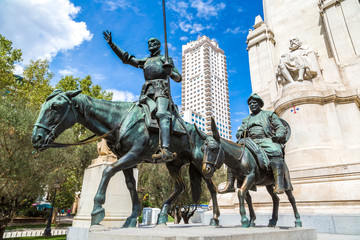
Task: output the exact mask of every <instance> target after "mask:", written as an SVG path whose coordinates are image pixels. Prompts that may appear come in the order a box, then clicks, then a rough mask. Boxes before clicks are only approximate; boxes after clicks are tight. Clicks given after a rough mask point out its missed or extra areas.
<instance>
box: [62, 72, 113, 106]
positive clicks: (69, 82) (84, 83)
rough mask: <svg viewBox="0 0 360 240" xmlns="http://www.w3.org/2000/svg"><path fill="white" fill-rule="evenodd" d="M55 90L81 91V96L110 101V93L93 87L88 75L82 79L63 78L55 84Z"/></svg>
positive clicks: (69, 76)
mask: <svg viewBox="0 0 360 240" xmlns="http://www.w3.org/2000/svg"><path fill="white" fill-rule="evenodd" d="M56 88H58V89H61V90H63V91H69V90H82V94H86V95H89V96H90V97H93V98H97V99H105V100H111V99H112V93H110V92H106V91H103V90H102V88H101V86H99V85H93V82H92V80H91V77H90V76H89V75H88V76H86V77H85V78H83V79H80V78H76V77H74V76H72V75H68V76H63V77H62V78H61V79H60V81H59V82H58V83H57V84H56Z"/></svg>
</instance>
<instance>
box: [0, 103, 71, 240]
mask: <svg viewBox="0 0 360 240" xmlns="http://www.w3.org/2000/svg"><path fill="white" fill-rule="evenodd" d="M36 117H37V116H36V112H35V111H34V109H32V108H29V107H27V106H26V104H25V100H23V101H19V100H18V99H16V101H15V100H14V99H13V97H12V96H8V97H6V98H3V99H2V102H1V104H0V133H1V134H0V169H1V171H0V196H1V197H0V223H2V229H4V225H6V224H7V222H8V221H9V220H10V219H11V218H12V217H13V216H14V214H15V213H16V211H17V210H18V209H19V207H20V205H21V203H22V202H23V201H24V200H26V199H36V198H37V197H38V196H40V195H41V194H42V192H43V191H44V189H45V186H46V185H49V186H51V185H52V182H53V181H54V179H55V178H54V177H53V176H54V175H59V174H57V173H59V172H64V170H63V169H64V168H66V167H68V164H69V165H71V164H72V163H71V162H69V161H71V160H72V157H71V155H70V156H66V155H67V154H69V153H68V152H65V151H64V152H62V153H61V154H59V152H57V151H56V150H55V149H51V150H49V151H47V152H46V153H44V154H37V155H34V154H32V152H33V147H32V144H31V141H30V139H31V134H32V128H33V123H34V122H35V120H36ZM69 134H70V133H66V135H64V136H62V137H63V138H69V137H71V136H70V135H69ZM65 158H66V159H67V161H68V162H67V163H66V164H64V159H65ZM0 236H2V235H1V232H0Z"/></svg>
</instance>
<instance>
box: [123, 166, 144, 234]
mask: <svg viewBox="0 0 360 240" xmlns="http://www.w3.org/2000/svg"><path fill="white" fill-rule="evenodd" d="M123 172H124V175H125V182H126V186H127V188H128V189H129V192H130V197H131V201H132V213H131V215H130V217H128V218H127V219H126V222H125V223H124V225H123V226H122V227H123V228H128V227H130V228H131V227H136V224H137V217H138V216H140V215H141V205H140V201H139V196H138V194H137V191H136V181H135V178H134V171H133V168H129V169H125V170H124V171H123Z"/></svg>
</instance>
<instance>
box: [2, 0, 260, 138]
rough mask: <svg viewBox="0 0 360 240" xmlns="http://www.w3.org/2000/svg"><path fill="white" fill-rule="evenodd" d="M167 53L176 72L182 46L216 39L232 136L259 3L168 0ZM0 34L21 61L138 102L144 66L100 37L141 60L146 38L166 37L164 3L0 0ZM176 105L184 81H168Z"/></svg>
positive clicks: (242, 106) (242, 102)
mask: <svg viewBox="0 0 360 240" xmlns="http://www.w3.org/2000/svg"><path fill="white" fill-rule="evenodd" d="M166 4H167V12H166V14H167V28H168V43H169V55H170V56H171V57H172V58H173V60H174V62H175V65H176V66H177V67H178V69H179V70H180V71H181V46H182V45H184V44H186V43H187V42H189V41H193V40H196V39H197V37H198V36H202V35H206V36H208V37H209V38H210V39H215V40H216V41H217V42H218V43H219V46H220V48H222V49H223V50H224V51H225V55H226V56H227V63H228V74H229V78H228V79H229V94H230V111H231V122H232V130H233V140H235V134H236V129H237V127H238V126H240V124H241V119H242V118H244V117H245V116H246V115H247V114H248V108H247V104H246V99H247V98H248V96H249V95H250V94H251V82H250V73H249V63H248V54H247V51H246V47H247V46H246V37H247V34H248V29H250V28H252V25H253V24H254V21H255V17H256V16H257V15H261V16H263V10H262V1H261V0H253V1H228V0H223V1H220V0H186V1H185V0H183V1H175V0H167V1H166ZM0 23H1V24H0V33H1V34H2V35H4V36H5V37H6V38H8V39H9V40H11V41H13V46H14V47H16V48H20V49H22V51H23V58H24V62H23V64H22V65H19V67H18V68H17V72H21V68H22V67H23V66H24V65H25V64H26V63H28V62H29V60H30V59H33V60H36V59H38V58H48V59H49V60H50V61H51V62H50V69H51V71H52V72H53V73H54V74H55V76H54V79H53V82H52V83H53V84H56V82H57V81H58V80H59V79H60V78H61V76H63V75H69V74H72V75H74V76H75V77H85V76H86V75H91V76H92V79H93V82H94V83H95V84H99V85H101V86H102V88H103V89H104V90H111V91H113V92H114V97H115V98H116V99H118V100H126V101H133V100H136V99H137V96H138V95H139V93H140V90H141V86H142V84H143V82H144V78H143V72H142V70H141V69H137V68H134V67H132V66H130V65H124V64H123V63H122V62H121V61H120V60H119V59H118V58H117V57H116V55H115V54H114V53H113V52H112V50H111V49H110V47H109V46H108V45H107V43H106V41H105V40H104V39H103V36H102V32H103V30H109V31H111V32H112V34H113V41H114V42H115V43H116V44H117V45H118V46H119V47H121V48H122V49H123V50H125V51H128V52H129V53H130V54H132V55H135V56H136V57H138V58H142V57H145V56H147V55H148V53H149V52H148V50H147V40H148V39H149V38H150V37H157V38H159V39H160V40H161V41H162V42H163V39H164V32H163V19H162V6H161V0H155V1H151V0H43V1H39V0H26V1H24V0H1V1H0ZM171 88H172V95H173V99H174V101H175V103H176V104H178V105H181V84H179V83H175V82H172V83H171Z"/></svg>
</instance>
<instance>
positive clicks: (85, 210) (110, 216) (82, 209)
mask: <svg viewBox="0 0 360 240" xmlns="http://www.w3.org/2000/svg"><path fill="white" fill-rule="evenodd" d="M97 150H98V154H99V156H98V157H97V158H96V159H94V160H92V162H91V165H90V166H89V167H87V168H86V169H85V173H84V179H83V184H82V190H81V194H80V202H79V210H78V213H77V214H76V216H75V217H74V221H73V225H72V228H70V230H69V234H68V238H67V239H70V240H72V239H82V238H81V237H80V236H83V237H84V238H83V239H87V237H86V236H87V234H88V229H89V228H90V224H91V215H90V213H91V211H92V208H93V204H94V201H93V199H94V196H95V193H96V190H97V186H98V185H99V182H100V179H101V175H102V172H103V170H104V169H105V168H106V166H108V165H109V164H112V163H114V162H116V161H117V157H116V156H115V154H114V153H112V152H111V150H110V149H109V148H108V146H107V144H106V140H104V139H103V140H102V141H101V142H99V143H98V145H97ZM134 177H135V179H136V181H137V178H138V170H137V169H135V171H134ZM106 198H107V199H108V201H106V203H105V204H104V205H105V208H106V216H105V218H104V220H103V221H102V222H101V224H102V225H103V226H105V227H116V228H120V227H121V226H122V225H123V223H124V222H125V220H126V218H127V217H128V216H129V215H130V214H131V207H132V205H131V198H130V194H129V191H128V189H127V187H126V184H125V178H124V174H123V172H122V171H121V172H118V173H116V174H115V176H114V177H113V178H111V180H110V183H109V186H108V190H107V193H106Z"/></svg>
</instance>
